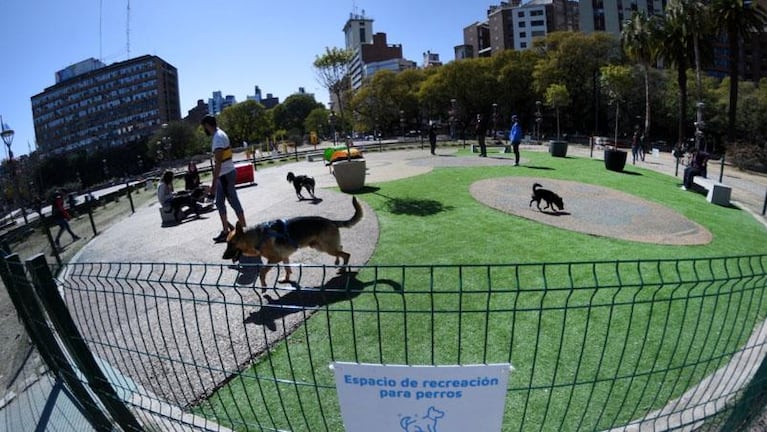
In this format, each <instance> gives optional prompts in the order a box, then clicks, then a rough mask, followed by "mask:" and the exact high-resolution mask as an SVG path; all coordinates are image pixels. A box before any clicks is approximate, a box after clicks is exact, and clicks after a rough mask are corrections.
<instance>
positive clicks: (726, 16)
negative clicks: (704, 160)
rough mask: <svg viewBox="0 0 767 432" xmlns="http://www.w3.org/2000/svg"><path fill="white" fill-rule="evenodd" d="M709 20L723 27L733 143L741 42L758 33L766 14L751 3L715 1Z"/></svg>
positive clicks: (761, 28) (738, 0) (730, 0)
mask: <svg viewBox="0 0 767 432" xmlns="http://www.w3.org/2000/svg"><path fill="white" fill-rule="evenodd" d="M711 14H712V16H715V17H717V21H718V22H719V23H720V24H722V25H723V27H724V31H725V32H726V36H727V44H728V50H729V53H728V57H729V58H728V63H729V68H730V106H729V109H728V112H727V139H728V141H730V142H732V141H733V140H734V139H735V117H736V115H735V114H736V112H737V108H738V66H739V63H740V44H741V40H742V39H745V38H749V37H752V36H753V35H754V33H761V32H762V31H763V27H764V24H765V22H766V21H767V12H765V10H764V9H763V8H762V7H761V6H760V5H759V4H758V3H757V2H754V1H747V0H714V1H713V3H712V5H711Z"/></svg>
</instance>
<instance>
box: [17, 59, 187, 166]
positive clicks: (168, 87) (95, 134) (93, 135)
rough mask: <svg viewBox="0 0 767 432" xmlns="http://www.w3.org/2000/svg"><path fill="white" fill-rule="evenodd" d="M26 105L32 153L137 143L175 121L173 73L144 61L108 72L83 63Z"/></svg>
mask: <svg viewBox="0 0 767 432" xmlns="http://www.w3.org/2000/svg"><path fill="white" fill-rule="evenodd" d="M31 99H32V118H33V122H34V126H35V139H36V140H37V145H38V150H39V151H40V152H42V153H49V154H60V153H66V152H70V151H73V150H77V149H81V148H93V147H101V148H107V147H119V146H123V145H125V144H128V143H132V142H136V141H142V140H145V139H147V138H148V137H149V136H151V135H152V133H154V132H155V131H156V130H157V129H158V128H159V127H160V126H161V125H162V124H163V123H168V122H170V121H177V120H180V119H181V108H180V103H179V91H178V72H177V71H176V68H175V67H173V66H172V65H171V64H169V63H167V62H166V61H164V60H163V59H161V58H160V57H157V56H150V55H145V56H141V57H137V58H134V59H130V60H126V61H123V62H118V63H114V64H111V65H109V66H107V65H104V64H103V63H101V62H99V61H98V60H95V59H89V60H85V61H83V62H80V63H77V64H75V65H72V66H69V67H67V68H65V69H63V70H61V71H58V72H57V73H56V84H54V85H53V86H51V87H48V88H47V89H45V90H44V91H43V92H42V93H39V94H37V95H34V96H32V98H31Z"/></svg>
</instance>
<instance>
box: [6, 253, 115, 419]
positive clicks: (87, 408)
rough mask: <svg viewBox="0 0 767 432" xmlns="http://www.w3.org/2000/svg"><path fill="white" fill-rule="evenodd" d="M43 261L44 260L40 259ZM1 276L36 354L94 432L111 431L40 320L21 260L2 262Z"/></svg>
mask: <svg viewBox="0 0 767 432" xmlns="http://www.w3.org/2000/svg"><path fill="white" fill-rule="evenodd" d="M39 257H41V258H42V261H43V262H45V258H44V257H42V255H39ZM0 261H2V263H0V276H1V277H2V280H3V284H4V285H5V287H6V289H7V290H8V295H9V297H10V298H11V301H12V302H13V304H14V306H15V308H16V311H17V313H18V315H19V318H20V319H21V321H22V323H24V327H25V329H26V333H27V335H28V336H29V337H30V338H31V339H32V342H33V343H34V344H35V346H36V347H37V351H38V352H39V353H40V356H41V357H42V358H43V361H44V362H45V364H46V366H48V369H49V370H50V371H51V372H53V373H54V374H55V375H56V376H57V377H60V378H62V379H63V380H64V381H65V382H66V383H67V386H68V387H69V389H70V390H71V391H72V394H73V395H74V399H75V400H77V402H78V405H80V407H81V412H82V413H83V416H84V417H85V418H86V419H87V420H88V422H89V423H90V424H91V426H93V428H94V429H95V430H112V429H113V424H112V422H111V421H110V420H109V419H108V418H107V416H106V415H104V413H103V412H101V410H100V409H99V408H98V406H99V405H98V403H97V402H96V400H95V399H94V397H93V394H92V393H90V392H89V391H88V390H87V389H86V387H85V385H84V384H83V383H82V381H80V380H79V379H78V374H77V372H76V371H75V370H74V368H73V367H72V365H71V364H70V363H69V362H68V361H66V358H67V356H66V355H65V354H64V352H63V350H62V349H61V346H60V345H59V343H58V341H57V340H56V337H55V336H54V334H53V332H52V331H51V329H50V327H48V325H47V324H46V321H45V320H42V319H41V317H44V316H45V313H44V311H43V309H42V308H41V307H40V303H39V302H38V300H37V297H35V293H34V290H33V289H32V286H31V284H30V283H29V280H28V279H27V277H26V274H25V272H24V267H23V266H22V265H21V260H20V259H19V256H18V255H16V254H13V255H10V256H7V257H5V258H3V259H0Z"/></svg>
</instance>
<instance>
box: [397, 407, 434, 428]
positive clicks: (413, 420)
mask: <svg viewBox="0 0 767 432" xmlns="http://www.w3.org/2000/svg"><path fill="white" fill-rule="evenodd" d="M444 416H445V413H444V412H442V411H440V410H438V409H436V408H434V407H433V406H432V407H429V409H428V410H427V411H426V415H424V416H422V417H419V416H417V415H416V416H413V417H411V416H405V417H402V420H400V422H399V425H400V427H402V430H403V431H405V432H437V423H438V422H439V419H441V418H442V417H444Z"/></svg>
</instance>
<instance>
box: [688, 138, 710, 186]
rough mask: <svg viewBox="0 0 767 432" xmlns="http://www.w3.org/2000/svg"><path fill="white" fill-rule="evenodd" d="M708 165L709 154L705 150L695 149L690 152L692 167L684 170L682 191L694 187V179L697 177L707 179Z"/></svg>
mask: <svg viewBox="0 0 767 432" xmlns="http://www.w3.org/2000/svg"><path fill="white" fill-rule="evenodd" d="M707 163H708V153H706V152H704V151H703V150H698V149H696V148H693V149H692V150H691V151H690V166H688V167H687V168H685V169H684V184H683V185H682V190H687V189H690V188H691V187H692V179H693V178H694V177H695V176H701V177H706V174H707V172H706V171H707V169H706V164H707Z"/></svg>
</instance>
